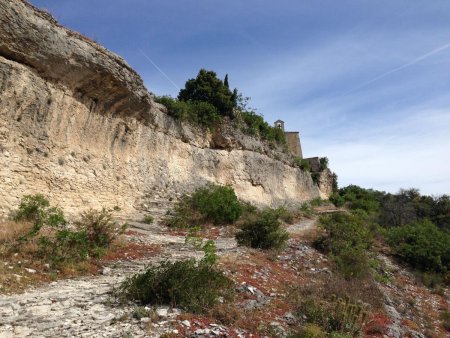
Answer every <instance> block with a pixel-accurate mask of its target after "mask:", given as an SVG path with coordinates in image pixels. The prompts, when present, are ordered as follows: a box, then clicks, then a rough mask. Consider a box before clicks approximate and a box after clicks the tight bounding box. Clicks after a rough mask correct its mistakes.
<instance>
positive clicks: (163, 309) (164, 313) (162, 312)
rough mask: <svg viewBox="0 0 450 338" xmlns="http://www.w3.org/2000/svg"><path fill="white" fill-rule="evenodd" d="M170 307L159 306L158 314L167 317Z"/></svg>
mask: <svg viewBox="0 0 450 338" xmlns="http://www.w3.org/2000/svg"><path fill="white" fill-rule="evenodd" d="M168 312H169V309H167V308H159V309H156V314H157V315H158V316H160V317H167V315H168Z"/></svg>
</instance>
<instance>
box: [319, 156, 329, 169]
mask: <svg viewBox="0 0 450 338" xmlns="http://www.w3.org/2000/svg"><path fill="white" fill-rule="evenodd" d="M319 162H320V171H324V170H325V169H328V157H321V158H320V160H319Z"/></svg>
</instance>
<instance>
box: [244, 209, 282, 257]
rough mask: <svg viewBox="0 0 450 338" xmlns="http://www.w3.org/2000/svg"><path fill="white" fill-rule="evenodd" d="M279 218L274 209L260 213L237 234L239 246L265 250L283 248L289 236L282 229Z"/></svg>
mask: <svg viewBox="0 0 450 338" xmlns="http://www.w3.org/2000/svg"><path fill="white" fill-rule="evenodd" d="M278 216H279V215H278V214H277V212H276V211H275V210H272V209H266V210H263V211H260V212H258V213H257V214H256V216H255V217H254V218H253V219H249V220H248V221H246V222H244V224H243V225H242V226H241V231H240V232H239V233H237V234H236V240H237V242H238V244H239V245H245V246H249V247H252V248H257V249H264V250H267V249H281V248H283V247H284V246H285V245H286V242H287V240H288V238H289V234H288V233H287V232H286V231H285V230H284V229H282V228H281V223H280V221H279V220H278Z"/></svg>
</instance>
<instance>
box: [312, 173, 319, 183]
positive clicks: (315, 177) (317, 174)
mask: <svg viewBox="0 0 450 338" xmlns="http://www.w3.org/2000/svg"><path fill="white" fill-rule="evenodd" d="M311 178H312V180H313V182H314V183H315V184H317V185H318V184H319V183H320V172H315V173H311Z"/></svg>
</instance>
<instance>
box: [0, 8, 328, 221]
mask: <svg viewBox="0 0 450 338" xmlns="http://www.w3.org/2000/svg"><path fill="white" fill-rule="evenodd" d="M289 163H290V162H289V156H287V155H286V154H283V153H282V152H279V151H278V150H277V149H272V148H271V147H269V146H268V145H265V144H264V143H261V142H260V141H259V140H257V139H254V138H251V137H248V136H245V135H242V134H240V133H239V132H238V131H234V130H230V129H229V128H228V129H227V128H226V126H225V127H224V128H223V130H222V131H221V132H220V133H218V134H216V135H215V136H214V137H213V136H212V135H211V134H210V133H209V132H208V131H205V130H200V129H198V128H195V127H192V126H189V125H185V124H180V123H178V122H177V121H174V120H173V119H172V118H171V117H170V116H168V115H167V114H166V113H165V108H164V107H162V106H161V105H158V104H156V103H155V102H154V101H153V99H152V94H150V93H149V92H148V91H147V89H146V88H145V87H144V85H143V82H142V80H141V78H140V77H139V75H137V74H136V73H135V72H134V71H133V70H132V69H131V68H130V67H129V66H128V65H127V64H126V62H125V61H124V60H122V59H121V58H120V57H118V56H117V55H115V54H113V53H111V52H109V51H107V50H106V49H104V48H103V47H101V46H99V45H97V44H96V43H94V42H92V41H90V40H88V39H86V38H84V37H82V36H80V35H79V34H77V33H74V32H71V31H69V30H67V29H65V28H63V27H61V26H59V25H58V24H57V23H56V21H54V20H53V19H52V18H51V17H50V16H49V15H48V14H46V13H43V12H40V11H38V10H36V9H35V8H33V7H32V6H31V5H29V4H28V3H26V2H24V1H21V0H2V1H1V2H0V191H1V194H0V216H5V215H7V214H8V213H9V212H10V210H11V209H13V208H15V207H16V206H17V204H18V202H19V200H20V198H21V197H22V196H23V195H24V194H33V193H37V192H41V193H44V194H46V195H48V196H49V198H50V200H51V201H52V202H53V203H59V205H60V206H61V207H63V208H64V210H65V211H66V212H67V213H68V214H75V213H78V212H79V211H80V210H82V209H86V208H89V207H94V208H99V207H102V206H104V207H114V206H118V207H120V208H121V215H122V216H123V217H131V218H139V217H140V216H141V214H143V213H146V212H150V213H152V214H160V213H162V212H164V209H165V208H167V207H168V205H170V202H171V201H174V200H175V199H176V198H177V197H179V196H180V195H181V194H183V193H185V192H190V191H192V190H193V189H195V188H196V187H198V186H201V185H204V184H205V183H207V182H216V183H220V184H229V185H232V186H233V187H234V188H235V190H236V192H237V194H238V196H239V197H240V198H241V199H243V200H246V201H250V202H253V203H255V204H258V205H261V206H264V205H271V206H276V205H280V204H284V203H288V204H291V203H299V202H301V201H305V200H309V199H312V198H315V197H319V196H322V197H324V196H326V195H327V194H329V184H328V183H327V182H328V181H329V172H325V173H324V174H323V177H322V178H321V181H320V182H321V184H320V187H321V188H320V189H319V187H318V186H317V185H315V184H314V183H313V181H312V179H311V176H310V175H309V173H304V172H302V171H301V170H300V169H298V168H295V167H292V166H290V165H289Z"/></svg>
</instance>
